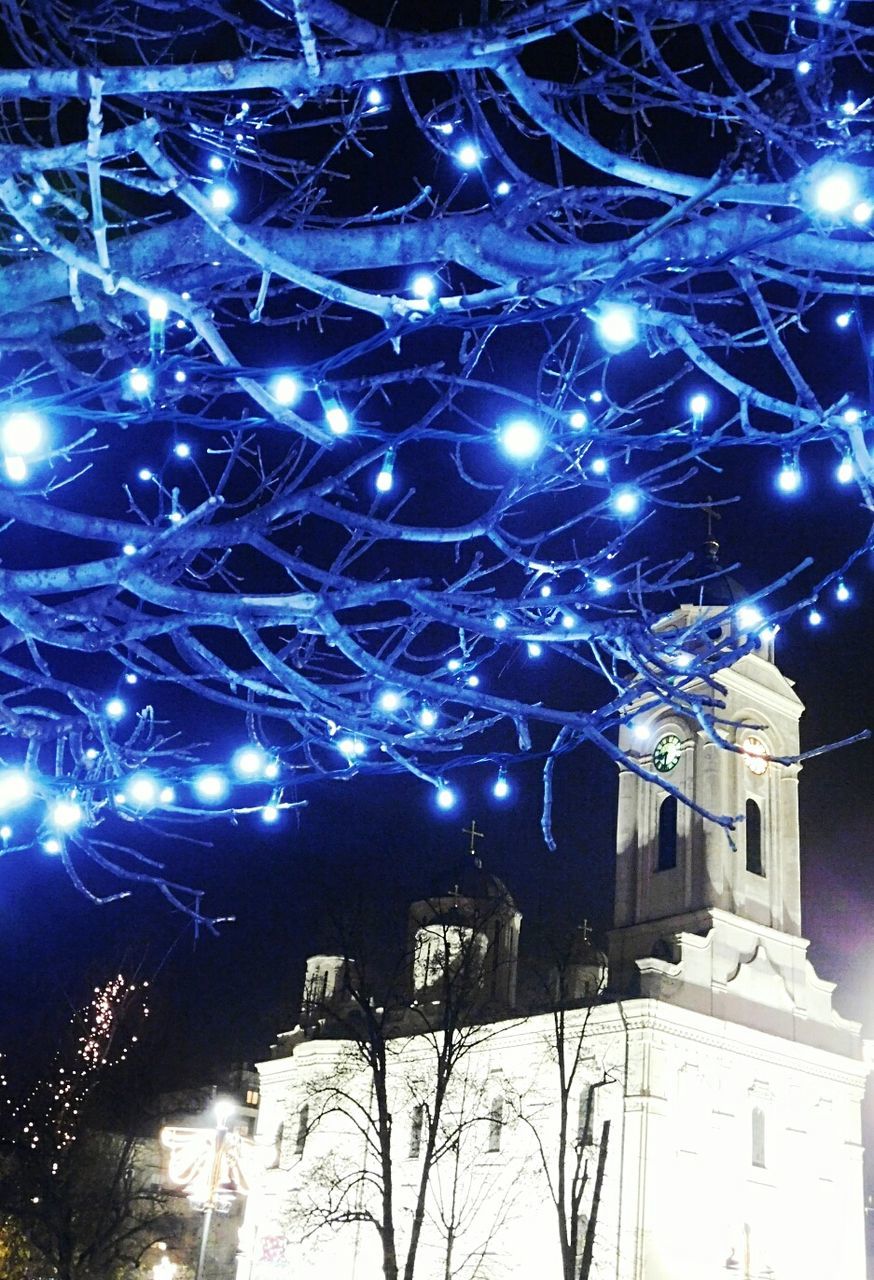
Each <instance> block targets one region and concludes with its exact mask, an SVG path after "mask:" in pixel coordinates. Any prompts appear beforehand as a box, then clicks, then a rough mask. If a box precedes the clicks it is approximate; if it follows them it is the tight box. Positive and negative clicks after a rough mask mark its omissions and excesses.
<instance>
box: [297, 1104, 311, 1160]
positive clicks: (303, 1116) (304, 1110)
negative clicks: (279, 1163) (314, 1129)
mask: <svg viewBox="0 0 874 1280" xmlns="http://www.w3.org/2000/svg"><path fill="white" fill-rule="evenodd" d="M309 1131H310V1108H309V1103H308V1102H305V1103H304V1104H303V1106H302V1107H301V1109H300V1111H298V1113H297V1133H296V1135H295V1139H294V1154H295V1155H296V1156H302V1155H303V1149H304V1147H305V1146H306V1144H307V1135H308V1134H309Z"/></svg>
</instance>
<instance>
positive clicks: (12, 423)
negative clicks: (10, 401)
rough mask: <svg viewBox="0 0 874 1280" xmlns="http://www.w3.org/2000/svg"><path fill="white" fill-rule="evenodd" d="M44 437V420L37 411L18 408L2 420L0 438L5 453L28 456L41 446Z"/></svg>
mask: <svg viewBox="0 0 874 1280" xmlns="http://www.w3.org/2000/svg"><path fill="white" fill-rule="evenodd" d="M45 437H46V424H45V420H44V419H43V418H41V417H40V415H39V414H38V413H30V412H29V411H28V410H26V409H25V410H18V411H17V412H15V413H10V414H8V415H7V417H6V418H4V420H3V426H2V428H0V438H2V441H3V448H4V449H5V450H6V451H7V453H16V454H21V455H22V456H23V457H29V456H30V454H32V453H36V452H37V450H38V449H40V448H42V446H43V444H44V442H45Z"/></svg>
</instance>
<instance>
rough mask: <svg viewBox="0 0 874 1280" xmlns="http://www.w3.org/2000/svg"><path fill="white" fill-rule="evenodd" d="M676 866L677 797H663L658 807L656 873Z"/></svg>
mask: <svg viewBox="0 0 874 1280" xmlns="http://www.w3.org/2000/svg"><path fill="white" fill-rule="evenodd" d="M676 865H677V797H676V796H665V798H664V800H663V801H662V803H661V805H660V806H659V847H658V861H657V862H656V871H670V870H671V869H672V868H673V867H675V866H676Z"/></svg>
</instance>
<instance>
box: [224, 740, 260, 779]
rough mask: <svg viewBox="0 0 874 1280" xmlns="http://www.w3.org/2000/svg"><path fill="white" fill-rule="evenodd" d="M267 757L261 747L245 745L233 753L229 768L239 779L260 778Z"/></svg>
mask: <svg viewBox="0 0 874 1280" xmlns="http://www.w3.org/2000/svg"><path fill="white" fill-rule="evenodd" d="M266 764H267V757H266V755H265V754H264V752H263V750H262V749H261V747H258V746H254V745H251V744H250V745H247V746H245V747H240V749H239V751H235V752H234V756H233V759H232V760H231V766H232V768H233V770H234V773H236V774H237V776H238V777H240V778H260V777H261V776H262V774H263V773H264V767H265V765H266Z"/></svg>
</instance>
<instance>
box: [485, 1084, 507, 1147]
mask: <svg viewBox="0 0 874 1280" xmlns="http://www.w3.org/2000/svg"><path fill="white" fill-rule="evenodd" d="M503 1127H504V1099H503V1098H501V1097H497V1098H492V1103H491V1106H490V1107H489V1140H488V1145H487V1147H486V1150H487V1151H500V1149H501V1130H502V1129H503Z"/></svg>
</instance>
